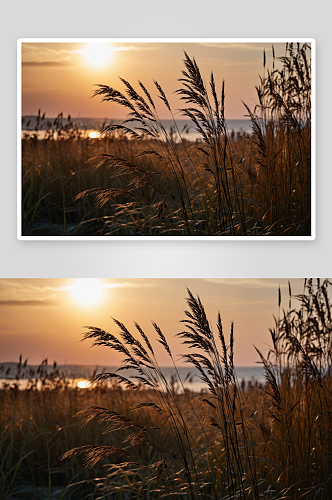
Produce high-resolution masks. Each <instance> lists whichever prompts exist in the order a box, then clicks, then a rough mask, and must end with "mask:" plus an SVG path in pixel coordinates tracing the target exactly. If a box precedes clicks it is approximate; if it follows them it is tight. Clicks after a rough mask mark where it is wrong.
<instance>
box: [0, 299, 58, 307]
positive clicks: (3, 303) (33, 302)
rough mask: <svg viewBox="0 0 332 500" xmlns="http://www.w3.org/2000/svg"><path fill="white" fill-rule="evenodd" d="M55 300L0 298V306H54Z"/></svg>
mask: <svg viewBox="0 0 332 500" xmlns="http://www.w3.org/2000/svg"><path fill="white" fill-rule="evenodd" d="M54 305H56V303H55V302H53V301H51V300H0V307H1V306H23V307H24V306H28V307H30V306H38V307H39V306H54Z"/></svg>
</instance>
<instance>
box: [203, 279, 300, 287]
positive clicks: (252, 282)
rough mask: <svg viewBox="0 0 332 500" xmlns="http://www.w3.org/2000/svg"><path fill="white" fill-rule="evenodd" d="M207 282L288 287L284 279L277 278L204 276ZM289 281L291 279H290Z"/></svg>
mask: <svg viewBox="0 0 332 500" xmlns="http://www.w3.org/2000/svg"><path fill="white" fill-rule="evenodd" d="M204 280H205V281H208V282H209V283H216V284H223V285H237V286H240V285H242V286H250V287H262V288H276V287H277V286H279V285H280V288H288V282H286V283H285V282H284V281H285V279H284V278H283V279H279V278H205V279H204ZM290 281H291V280H290Z"/></svg>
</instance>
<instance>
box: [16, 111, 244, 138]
mask: <svg viewBox="0 0 332 500" xmlns="http://www.w3.org/2000/svg"><path fill="white" fill-rule="evenodd" d="M59 120H60V121H59ZM123 121H124V120H117V119H114V120H112V119H109V118H105V119H102V118H83V117H78V118H72V117H70V116H69V117H68V118H66V117H64V118H60V119H58V118H48V117H45V118H44V119H41V118H39V120H38V116H36V115H24V116H22V124H21V129H22V137H23V136H24V134H32V133H35V132H38V137H39V138H40V139H42V138H43V137H44V136H45V132H46V131H47V130H49V131H50V130H56V129H57V127H59V125H61V126H62V127H65V126H67V125H68V124H71V125H72V126H74V127H77V128H78V129H79V130H80V131H81V132H82V134H83V136H84V135H86V136H88V135H89V134H93V132H99V131H100V130H101V129H102V128H103V127H104V126H106V125H121V124H122V123H123ZM225 121H226V126H227V129H228V132H229V133H230V134H235V135H237V134H240V135H244V134H251V133H252V128H251V120H250V119H248V118H247V119H245V118H244V119H226V120H225ZM161 122H162V124H163V126H164V127H165V129H166V130H167V131H168V132H170V130H171V127H173V128H174V121H173V120H161ZM175 123H176V126H177V127H178V130H179V132H180V134H181V136H182V137H183V138H185V139H187V140H189V141H193V142H194V141H196V140H197V139H201V135H200V134H199V133H198V132H197V131H196V130H195V128H194V126H193V122H192V121H191V120H186V119H176V120H175ZM128 126H129V127H130V126H132V127H133V125H132V124H129V125H128ZM133 128H134V127H133ZM176 135H177V133H176V132H175V136H176ZM90 137H91V136H90Z"/></svg>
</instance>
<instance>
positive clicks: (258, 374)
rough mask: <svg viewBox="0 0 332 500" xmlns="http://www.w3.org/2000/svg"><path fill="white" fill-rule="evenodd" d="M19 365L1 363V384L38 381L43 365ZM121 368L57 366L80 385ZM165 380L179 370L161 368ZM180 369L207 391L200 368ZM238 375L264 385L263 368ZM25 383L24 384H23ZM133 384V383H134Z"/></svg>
mask: <svg viewBox="0 0 332 500" xmlns="http://www.w3.org/2000/svg"><path fill="white" fill-rule="evenodd" d="M18 366H19V363H17V362H16V363H14V362H3V363H1V362H0V385H1V384H3V383H15V382H20V383H21V384H22V383H23V385H22V388H24V387H25V386H26V383H27V381H28V380H29V378H31V379H34V378H36V379H38V378H39V373H40V372H39V371H38V369H39V367H40V365H32V364H31V365H28V364H27V365H26V366H25V367H24V366H23V364H22V365H21V368H20V370H19V371H18ZM119 367H120V365H117V366H115V365H113V366H102V365H76V364H63V365H56V369H57V370H58V372H59V374H60V375H61V376H62V375H63V376H65V377H66V378H68V379H70V380H71V383H72V385H74V386H75V385H77V383H78V382H79V381H81V380H89V379H90V378H91V377H92V376H93V375H94V374H98V373H113V372H115V371H116V370H117V369H118V368H119ZM160 368H161V370H162V372H163V374H164V376H165V378H166V380H167V381H168V382H170V381H171V380H172V378H173V377H175V376H176V371H175V369H174V367H172V366H161V367H160ZM54 369H55V368H54V365H53V364H47V365H43V370H44V371H43V373H44V374H46V373H47V374H51V373H52V372H54ZM177 370H178V373H179V376H180V379H181V381H182V382H184V381H186V382H185V387H187V388H189V389H191V390H193V391H195V392H200V391H201V390H202V389H204V388H207V386H206V384H204V383H203V382H202V381H201V380H200V375H199V372H198V370H197V369H195V368H194V367H191V366H185V365H182V366H177ZM235 373H236V376H237V379H238V381H239V382H240V383H241V382H242V381H243V382H244V383H245V384H264V383H265V376H264V367H263V366H238V367H235ZM120 374H121V375H123V376H125V377H126V378H129V379H131V378H132V377H134V376H135V372H134V370H126V371H125V372H120ZM24 381H25V383H24ZM133 381H134V380H133Z"/></svg>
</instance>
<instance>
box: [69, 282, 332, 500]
mask: <svg viewBox="0 0 332 500" xmlns="http://www.w3.org/2000/svg"><path fill="white" fill-rule="evenodd" d="M330 285H331V282H330V281H328V280H324V281H323V282H321V281H320V280H317V282H316V283H315V284H314V283H313V281H312V280H306V281H305V283H304V291H303V294H301V295H300V296H297V297H296V299H297V300H299V302H300V304H299V307H298V308H297V309H291V307H290V308H289V310H288V312H284V313H283V316H282V318H279V319H276V324H275V328H273V329H271V336H272V341H273V347H272V349H271V351H270V353H269V356H268V357H267V358H265V357H264V356H263V355H262V353H261V352H260V351H259V350H258V349H257V348H256V350H257V353H258V355H259V358H260V361H261V363H263V365H264V368H265V374H266V385H265V386H264V387H254V388H251V389H250V390H249V391H244V390H243V389H242V388H241V385H240V384H239V383H238V380H237V377H236V370H235V369H234V362H233V357H234V327H233V325H231V330H230V337H229V343H228V344H227V341H226V338H225V334H224V332H223V327H222V323H221V318H220V314H218V317H217V324H216V334H214V333H213V331H212V328H211V327H210V323H209V321H208V318H207V317H206V314H205V310H204V307H203V305H202V303H201V301H200V299H199V298H195V297H194V296H193V295H192V294H191V292H190V291H189V290H188V299H187V302H188V306H189V309H188V310H187V311H185V314H186V319H184V320H183V321H182V323H183V324H184V328H185V329H184V330H183V331H182V332H180V333H179V334H178V336H179V337H180V338H181V339H182V341H183V344H184V345H185V346H186V349H187V350H188V349H189V350H190V351H191V352H190V353H189V354H185V355H183V356H182V360H183V361H185V362H186V363H189V364H190V365H191V366H193V367H195V368H196V369H197V370H198V371H199V373H200V377H201V379H202V381H203V382H205V384H206V387H207V393H206V394H202V395H196V396H195V397H193V395H192V394H190V393H188V392H186V391H183V394H181V396H179V395H177V394H176V393H175V391H174V389H173V388H172V386H171V385H170V384H169V382H167V380H166V379H165V377H164V376H163V373H162V370H161V369H160V367H159V365H158V362H157V359H156V357H155V354H154V347H153V345H152V344H151V342H150V340H149V338H148V337H147V335H146V334H145V333H144V332H143V330H142V329H141V328H140V326H139V325H138V324H136V323H135V327H136V336H134V335H133V334H132V333H130V332H129V330H128V329H127V328H126V327H125V325H123V324H122V323H121V322H119V321H118V320H114V322H115V324H116V327H117V329H118V335H115V334H112V333H109V332H107V331H105V330H102V329H100V328H97V327H87V331H86V332H85V333H84V336H83V339H84V340H87V339H88V340H91V341H92V345H94V346H96V345H97V346H105V347H108V348H110V349H113V350H116V351H117V352H120V353H122V355H123V363H122V366H121V368H120V369H118V370H117V371H116V372H115V373H103V374H99V375H96V376H95V377H94V379H93V380H94V381H99V382H100V381H106V380H113V379H116V380H118V381H119V382H121V383H122V384H124V385H126V386H127V387H128V388H129V389H130V390H131V391H134V392H135V391H136V393H137V394H139V396H140V401H139V403H135V404H133V405H132V406H131V407H130V408H128V410H129V411H128V410H127V412H124V413H122V412H118V411H116V410H114V408H113V407H110V408H105V407H100V406H90V407H87V408H85V409H83V410H81V411H80V412H79V415H82V414H85V417H84V419H83V425H84V426H85V425H87V424H90V423H91V422H95V421H97V422H99V423H100V424H106V426H107V428H106V430H105V431H104V433H105V442H104V444H103V445H102V446H100V445H97V444H93V445H84V446H77V447H75V448H72V449H71V450H69V451H67V452H66V453H64V454H63V455H62V456H61V459H65V458H69V457H76V455H79V454H82V453H83V454H85V464H86V465H87V466H88V467H92V466H93V465H95V464H96V463H98V462H99V461H100V460H102V459H105V458H107V460H108V462H109V465H108V474H107V475H106V476H105V478H104V481H103V482H102V483H101V484H100V491H101V495H102V498H118V497H117V496H116V495H117V494H118V493H117V494H115V493H114V491H117V492H120V491H122V492H127V493H128V492H131V495H132V496H129V498H141V497H143V498H156V499H157V498H165V497H166V498H167V497H175V498H190V499H204V500H205V499H215V500H216V499H230V500H235V499H248V500H251V499H254V500H258V499H261V498H266V499H273V500H277V499H278V500H281V499H286V498H287V499H292V500H299V499H304V498H305V499H312V500H314V499H320V500H325V499H326V500H327V499H329V498H330V491H331V477H332V475H331V472H332V463H331V440H330V436H331V430H332V427H331V424H332V421H331V388H332V384H331V362H330V361H331V340H330V339H331V328H332V322H331V302H330V290H329V287H330ZM289 291H290V297H289V300H290V301H291V290H289ZM280 305H281V295H280V290H279V307H280ZM152 325H153V328H154V331H155V334H156V336H157V341H158V342H159V343H161V344H162V346H163V347H164V349H165V351H166V352H167V354H168V356H169V357H170V359H171V361H172V363H173V364H174V369H175V371H176V373H177V370H176V364H175V362H174V358H173V355H172V352H171V350H170V348H169V345H168V342H167V339H166V338H165V336H164V334H163V333H162V331H161V329H160V328H159V327H158V325H157V324H156V323H152ZM127 369H134V370H135V372H136V376H135V377H134V379H128V378H126V377H125V376H123V375H122V374H121V372H123V371H125V370H127ZM177 377H178V373H177ZM178 383H179V384H181V380H180V379H179V377H178ZM109 436H110V438H109ZM116 436H117V437H116ZM121 477H122V478H123V485H122V486H120V485H119V483H118V481H119V478H121ZM114 488H116V490H115V489H114Z"/></svg>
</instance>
